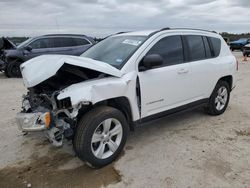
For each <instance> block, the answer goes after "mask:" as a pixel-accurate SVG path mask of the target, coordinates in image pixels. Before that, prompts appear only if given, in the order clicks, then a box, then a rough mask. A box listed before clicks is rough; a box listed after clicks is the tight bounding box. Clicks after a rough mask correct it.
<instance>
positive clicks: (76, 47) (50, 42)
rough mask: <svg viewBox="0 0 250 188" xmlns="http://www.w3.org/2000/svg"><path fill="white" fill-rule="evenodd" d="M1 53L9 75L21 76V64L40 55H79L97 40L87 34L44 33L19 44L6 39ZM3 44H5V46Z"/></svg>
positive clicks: (6, 72) (3, 66)
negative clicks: (16, 44)
mask: <svg viewBox="0 0 250 188" xmlns="http://www.w3.org/2000/svg"><path fill="white" fill-rule="evenodd" d="M3 43H4V45H5V46H6V45H7V44H8V48H4V47H3V50H2V54H1V60H2V63H0V64H1V66H0V68H1V70H4V71H5V74H6V76H7V77H21V72H20V65H21V64H22V63H23V62H25V61H27V60H29V59H31V58H33V57H37V56H39V55H44V54H64V55H75V56H79V55H80V54H82V53H83V52H84V51H86V50H87V49H88V48H89V47H90V46H92V45H93V44H94V43H95V41H94V40H93V39H92V38H91V37H88V36H85V35H64V34H60V35H58V34H57V35H44V36H40V37H34V38H30V39H28V40H26V41H24V42H23V43H21V44H20V45H18V46H15V44H13V43H12V42H11V41H9V40H5V41H4V42H3ZM4 45H3V46H4Z"/></svg>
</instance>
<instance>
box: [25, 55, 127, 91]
mask: <svg viewBox="0 0 250 188" xmlns="http://www.w3.org/2000/svg"><path fill="white" fill-rule="evenodd" d="M65 63H66V64H69V65H74V66H78V67H84V68H88V69H91V70H96V71H98V72H102V73H105V74H108V75H111V76H115V77H121V76H122V72H121V71H120V70H118V69H116V68H114V67H112V66H111V65H109V64H107V63H104V62H101V61H96V60H93V59H89V58H85V57H76V56H67V55H42V56H39V57H36V58H33V59H31V60H29V61H27V62H25V63H23V64H22V65H21V72H22V76H23V80H24V85H25V86H26V87H27V88H30V87H33V86H36V85H37V84H40V83H41V82H43V81H45V80H47V79H48V78H50V77H52V76H54V75H55V74H56V73H57V71H58V70H59V69H60V68H61V67H62V66H63V64H65Z"/></svg>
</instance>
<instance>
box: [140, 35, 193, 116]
mask: <svg viewBox="0 0 250 188" xmlns="http://www.w3.org/2000/svg"><path fill="white" fill-rule="evenodd" d="M149 54H159V55H161V56H162V57H163V59H164V64H163V65H162V66H161V67H155V68H152V69H150V70H146V71H141V72H139V73H138V75H139V82H140V89H141V117H142V118H143V117H147V116H150V115H153V114H157V113H159V112H163V111H166V110H169V109H172V108H175V107H179V106H182V105H184V104H187V103H189V102H190V100H191V99H192V98H193V92H190V90H192V89H191V88H192V86H193V85H194V83H193V82H192V79H191V76H190V66H189V64H188V63H185V60H184V53H183V42H182V38H181V36H179V35H175V36H167V37H164V38H162V39H160V40H159V41H158V42H157V43H156V44H155V45H154V46H153V47H152V48H151V49H149V51H148V52H147V54H146V55H149ZM139 66H140V63H139Z"/></svg>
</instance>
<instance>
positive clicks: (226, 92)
mask: <svg viewBox="0 0 250 188" xmlns="http://www.w3.org/2000/svg"><path fill="white" fill-rule="evenodd" d="M229 99H230V88H229V84H228V83H227V82H225V81H219V82H218V83H217V85H216V86H215V88H214V91H213V93H212V95H211V96H210V99H209V102H208V106H207V107H206V111H207V113H208V114H210V115H220V114H223V113H224V112H225V110H226V108H227V106H228V103H229Z"/></svg>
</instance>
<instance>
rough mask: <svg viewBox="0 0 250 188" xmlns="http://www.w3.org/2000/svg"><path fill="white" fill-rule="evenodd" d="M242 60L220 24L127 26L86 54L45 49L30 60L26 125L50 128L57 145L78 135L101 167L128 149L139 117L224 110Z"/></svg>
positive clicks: (21, 120) (76, 142) (77, 143)
mask: <svg viewBox="0 0 250 188" xmlns="http://www.w3.org/2000/svg"><path fill="white" fill-rule="evenodd" d="M236 67H237V65H236V59H235V57H234V56H233V55H232V54H231V52H230V50H229V48H228V46H227V44H226V43H225V42H224V40H223V38H222V37H221V36H220V35H218V34H216V33H214V32H209V31H203V30H194V29H169V28H165V29H162V30H160V31H144V32H129V33H120V34H117V35H114V36H110V37H108V38H106V39H105V40H103V41H101V42H100V43H98V44H96V45H94V46H93V47H91V48H90V49H89V50H87V51H86V52H84V53H83V54H82V55H81V56H80V57H73V56H64V55H43V56H40V57H37V58H34V59H31V60H29V61H28V62H26V63H24V64H22V65H21V72H22V76H23V80H24V84H25V86H26V87H27V89H28V93H27V94H26V95H25V96H24V97H23V104H22V111H21V113H19V114H18V115H17V122H18V126H19V128H20V129H21V130H22V131H24V132H31V131H44V132H45V133H46V136H47V137H48V138H49V140H50V141H51V142H52V143H53V144H54V145H56V146H61V145H62V144H63V139H64V138H66V139H72V140H73V146H74V150H75V152H76V154H77V155H78V156H79V158H80V159H82V160H83V161H86V162H87V164H89V165H91V166H94V167H101V166H104V165H107V164H109V163H111V162H112V161H113V160H114V159H115V158H116V157H117V156H118V155H119V154H120V153H121V151H122V149H123V147H124V145H125V142H126V138H127V135H128V131H129V129H130V130H131V129H133V127H134V125H137V124H141V123H143V122H145V121H148V120H151V119H153V118H159V117H161V116H164V115H167V114H170V113H171V114H172V113H175V112H179V111H181V110H186V109H187V108H191V107H192V108H193V107H196V106H201V105H204V108H205V109H206V111H207V112H208V113H209V114H211V115H220V114H222V113H223V112H224V111H225V110H226V108H227V106H228V102H229V98H230V92H231V90H232V88H233V87H234V81H235V78H234V75H235V72H236Z"/></svg>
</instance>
